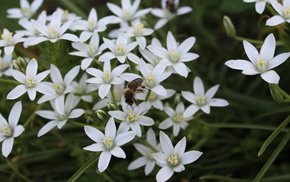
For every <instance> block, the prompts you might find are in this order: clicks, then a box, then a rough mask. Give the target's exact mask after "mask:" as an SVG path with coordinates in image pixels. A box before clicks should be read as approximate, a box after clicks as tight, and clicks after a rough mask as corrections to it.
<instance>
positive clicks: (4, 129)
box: [0, 126, 12, 137]
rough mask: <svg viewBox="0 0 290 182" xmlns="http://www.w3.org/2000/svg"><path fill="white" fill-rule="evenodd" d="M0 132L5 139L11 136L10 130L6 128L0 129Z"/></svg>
mask: <svg viewBox="0 0 290 182" xmlns="http://www.w3.org/2000/svg"><path fill="white" fill-rule="evenodd" d="M0 132H1V134H2V135H4V136H6V137H10V136H11V135H12V131H11V128H10V127H7V126H3V127H0Z"/></svg>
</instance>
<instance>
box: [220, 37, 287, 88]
mask: <svg viewBox="0 0 290 182" xmlns="http://www.w3.org/2000/svg"><path fill="white" fill-rule="evenodd" d="M243 44H244V49H245V51H246V54H247V56H248V58H249V59H250V61H247V60H243V59H238V60H229V61H227V62H226V63H225V65H227V66H228V67H230V68H232V69H236V70H242V73H243V74H245V75H257V74H260V75H261V77H262V79H263V80H265V81H266V82H268V83H274V84H278V82H279V80H280V77H279V75H278V74H277V73H276V72H275V71H274V70H271V69H272V68H275V67H276V66H279V65H280V64H282V63H283V62H284V61H286V60H287V59H288V58H289V56H290V53H289V52H287V53H282V54H279V55H277V56H275V57H274V53H275V49H276V40H275V37H274V35H273V34H270V35H268V36H267V37H266V39H265V41H264V43H263V45H262V47H261V50H260V53H259V52H258V51H257V49H256V48H255V47H254V46H253V45H252V44H251V43H249V42H247V41H243Z"/></svg>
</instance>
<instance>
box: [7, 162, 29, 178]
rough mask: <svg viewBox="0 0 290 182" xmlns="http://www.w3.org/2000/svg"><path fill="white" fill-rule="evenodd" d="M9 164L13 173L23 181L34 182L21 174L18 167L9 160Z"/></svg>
mask: <svg viewBox="0 0 290 182" xmlns="http://www.w3.org/2000/svg"><path fill="white" fill-rule="evenodd" d="M6 162H7V164H8V165H9V166H10V168H11V169H12V170H13V172H14V173H15V174H16V175H17V176H19V177H20V178H21V179H23V180H24V181H27V182H32V181H31V180H30V179H28V178H27V177H26V176H24V175H23V174H21V173H20V172H19V170H18V168H17V166H15V165H14V164H13V163H12V162H10V161H9V160H8V159H7V160H6Z"/></svg>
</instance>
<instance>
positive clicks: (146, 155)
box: [128, 128, 161, 175]
mask: <svg viewBox="0 0 290 182" xmlns="http://www.w3.org/2000/svg"><path fill="white" fill-rule="evenodd" d="M146 141H147V143H148V144H150V147H147V146H145V145H143V144H139V143H134V144H133V145H134V147H135V148H136V149H137V150H138V152H140V153H141V154H142V155H143V156H142V157H139V158H138V159H136V160H134V161H133V162H131V163H130V164H129V166H128V170H134V169H137V168H140V167H142V166H145V168H144V170H145V175H148V174H149V173H151V171H152V170H153V169H154V167H155V164H156V160H155V159H154V158H153V157H152V156H151V155H152V154H153V153H155V152H156V151H160V150H161V146H160V144H157V141H156V136H155V133H154V131H153V130H152V128H149V129H148V131H147V135H146ZM151 147H153V148H154V150H155V151H154V150H152V149H151Z"/></svg>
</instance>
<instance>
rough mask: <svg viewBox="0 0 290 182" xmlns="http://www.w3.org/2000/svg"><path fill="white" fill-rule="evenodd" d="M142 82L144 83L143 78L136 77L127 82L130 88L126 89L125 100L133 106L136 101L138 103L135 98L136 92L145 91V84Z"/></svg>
mask: <svg viewBox="0 0 290 182" xmlns="http://www.w3.org/2000/svg"><path fill="white" fill-rule="evenodd" d="M142 83H143V79H142V78H136V79H134V80H132V81H130V82H129V83H128V84H127V88H128V89H127V90H125V91H124V97H125V102H126V103H127V104H128V105H130V106H132V105H133V104H134V102H135V103H137V101H136V99H135V92H138V91H143V89H144V88H145V86H144V85H142Z"/></svg>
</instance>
